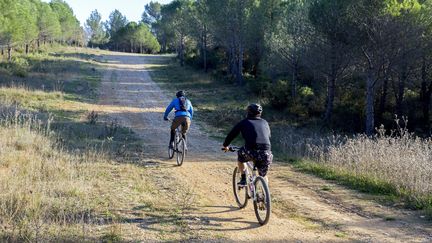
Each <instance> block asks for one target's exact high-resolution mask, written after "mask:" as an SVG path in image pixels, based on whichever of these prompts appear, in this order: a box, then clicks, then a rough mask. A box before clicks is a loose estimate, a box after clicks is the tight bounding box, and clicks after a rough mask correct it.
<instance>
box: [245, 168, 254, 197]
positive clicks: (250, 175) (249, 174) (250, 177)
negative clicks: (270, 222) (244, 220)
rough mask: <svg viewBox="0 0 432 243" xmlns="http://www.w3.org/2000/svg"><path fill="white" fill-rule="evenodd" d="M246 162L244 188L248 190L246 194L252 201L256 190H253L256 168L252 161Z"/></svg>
mask: <svg viewBox="0 0 432 243" xmlns="http://www.w3.org/2000/svg"><path fill="white" fill-rule="evenodd" d="M245 164H246V168H245V169H246V171H245V172H246V178H247V179H246V182H247V184H246V189H247V190H248V195H249V196H250V197H251V198H252V200H253V201H256V191H255V180H256V178H257V175H256V169H255V167H254V164H253V162H247V163H245Z"/></svg>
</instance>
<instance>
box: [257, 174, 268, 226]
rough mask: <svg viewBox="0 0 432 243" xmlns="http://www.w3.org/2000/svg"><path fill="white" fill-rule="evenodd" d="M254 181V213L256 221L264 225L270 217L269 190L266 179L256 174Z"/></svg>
mask: <svg viewBox="0 0 432 243" xmlns="http://www.w3.org/2000/svg"><path fill="white" fill-rule="evenodd" d="M254 183H255V193H256V196H255V200H254V210H255V215H256V217H257V219H258V222H259V223H260V224H261V225H265V224H267V223H268V221H269V219H270V212H271V198H270V190H269V187H268V185H267V182H266V180H265V179H264V178H263V177H261V176H258V177H257V178H256V180H255V182H254Z"/></svg>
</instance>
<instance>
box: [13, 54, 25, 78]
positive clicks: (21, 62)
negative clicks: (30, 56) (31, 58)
mask: <svg viewBox="0 0 432 243" xmlns="http://www.w3.org/2000/svg"><path fill="white" fill-rule="evenodd" d="M29 66H30V65H29V63H28V61H27V59H25V58H22V57H13V58H12V62H11V63H10V65H9V67H10V70H11V71H12V73H13V75H15V76H18V77H26V76H27V71H28V69H29Z"/></svg>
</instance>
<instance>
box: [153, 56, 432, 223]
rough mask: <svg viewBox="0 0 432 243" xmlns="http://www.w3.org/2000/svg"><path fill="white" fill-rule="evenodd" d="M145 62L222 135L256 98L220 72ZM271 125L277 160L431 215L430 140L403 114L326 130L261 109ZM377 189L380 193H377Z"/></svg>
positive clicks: (168, 62) (211, 129)
mask: <svg viewBox="0 0 432 243" xmlns="http://www.w3.org/2000/svg"><path fill="white" fill-rule="evenodd" d="M159 60H160V63H159V65H154V66H151V67H149V68H150V69H151V71H152V72H150V73H151V75H152V78H153V80H154V81H155V82H157V83H158V84H159V85H160V86H161V87H163V88H165V89H167V90H169V91H171V92H172V93H174V92H175V91H176V90H180V89H183V90H186V91H187V93H188V97H189V98H190V99H191V100H192V101H193V103H194V106H195V107H196V108H197V112H196V117H197V119H198V124H199V125H200V126H202V127H203V128H204V129H206V130H207V131H208V132H209V133H210V134H212V136H213V137H215V138H216V139H218V140H220V142H222V141H223V139H224V136H225V135H226V134H227V132H228V130H229V129H230V128H231V126H233V125H234V124H235V123H236V122H237V121H239V120H240V119H242V118H243V117H244V114H245V111H244V109H245V107H246V106H247V105H248V104H249V103H250V102H260V101H261V99H260V97H259V96H257V95H253V94H252V93H251V92H250V89H249V88H247V87H244V88H241V89H239V88H238V86H237V85H236V84H233V83H231V82H230V81H229V80H226V79H224V78H223V77H217V76H214V75H211V74H206V73H203V72H201V71H199V70H197V69H195V68H193V67H188V66H185V67H181V65H180V64H179V63H178V61H176V59H175V58H174V57H169V56H167V57H164V58H160V59H159ZM263 116H264V118H265V119H266V120H268V121H269V122H270V126H271V128H272V148H273V150H274V153H275V155H276V157H277V160H279V161H286V162H289V163H290V164H292V166H293V168H295V169H297V170H299V171H303V172H306V173H312V174H315V175H317V176H320V177H322V178H325V179H329V180H332V181H334V182H336V183H340V184H343V185H346V186H348V187H351V188H353V189H357V190H359V191H362V192H367V193H372V194H375V195H377V196H379V197H378V198H379V200H380V201H381V202H382V203H385V204H390V205H399V206H400V205H403V206H404V207H407V208H411V209H420V210H425V213H427V214H428V215H431V216H432V201H431V200H432V188H431V186H430V185H432V181H431V177H430V176H429V175H430V174H431V172H432V171H431V170H430V168H432V165H431V161H432V147H431V144H432V142H431V141H430V139H424V138H421V137H418V136H416V135H415V134H413V133H410V132H409V131H408V129H407V128H406V124H408V120H407V118H397V117H395V119H394V124H395V127H396V128H397V129H394V130H392V131H386V130H385V129H384V127H381V128H380V129H379V130H378V131H377V134H376V135H375V136H373V137H369V136H366V135H361V134H359V135H352V136H348V135H330V134H328V133H325V132H322V131H318V129H311V128H300V127H298V126H297V125H296V124H292V123H291V121H290V120H289V118H284V117H283V116H281V115H280V112H279V111H278V110H277V109H274V108H271V107H267V108H265V109H264V115H263ZM380 195H381V196H380Z"/></svg>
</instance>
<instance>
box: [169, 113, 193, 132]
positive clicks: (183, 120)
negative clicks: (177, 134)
mask: <svg viewBox="0 0 432 243" xmlns="http://www.w3.org/2000/svg"><path fill="white" fill-rule="evenodd" d="M190 125H191V120H190V118H189V117H187V116H178V117H176V118H174V121H173V122H172V125H171V130H176V129H177V127H178V126H182V133H183V134H186V133H187V131H188V130H189V127H190Z"/></svg>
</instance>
